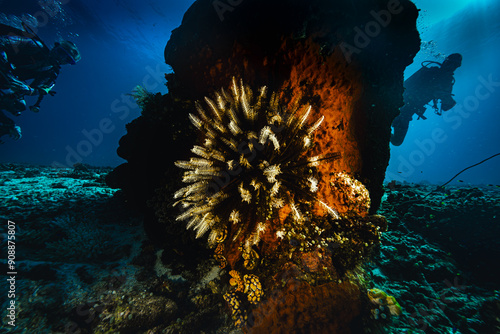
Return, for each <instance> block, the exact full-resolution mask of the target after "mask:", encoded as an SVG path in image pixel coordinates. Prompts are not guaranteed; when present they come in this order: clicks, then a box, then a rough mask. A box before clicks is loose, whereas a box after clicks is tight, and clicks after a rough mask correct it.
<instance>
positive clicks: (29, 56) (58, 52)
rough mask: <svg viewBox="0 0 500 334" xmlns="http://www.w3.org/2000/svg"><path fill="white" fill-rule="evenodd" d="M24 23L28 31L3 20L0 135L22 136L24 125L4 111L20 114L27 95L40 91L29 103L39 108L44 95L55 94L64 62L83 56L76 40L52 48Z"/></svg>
mask: <svg viewBox="0 0 500 334" xmlns="http://www.w3.org/2000/svg"><path fill="white" fill-rule="evenodd" d="M23 27H24V29H25V31H22V30H20V29H17V28H14V27H11V26H8V25H4V24H0V137H2V136H3V135H10V136H11V137H12V138H13V139H19V138H21V129H20V128H19V126H16V125H15V123H14V121H13V120H11V119H10V118H8V117H7V116H5V114H4V113H3V111H8V112H9V113H11V114H12V115H14V116H19V115H20V114H21V112H22V111H24V110H26V101H25V100H24V96H26V95H38V100H37V101H36V103H35V104H34V105H32V106H30V110H32V111H34V112H38V111H39V110H40V103H41V102H42V99H43V98H44V97H45V95H54V94H55V92H54V91H53V90H52V88H53V87H54V84H55V81H56V79H57V76H58V75H59V71H60V69H61V65H65V64H72V65H73V64H76V62H78V61H79V60H80V59H81V56H80V52H79V51H78V48H77V47H76V45H75V44H74V43H72V42H69V41H61V42H57V43H54V47H53V48H52V49H50V48H49V47H47V45H45V43H44V42H43V41H42V40H41V39H40V38H39V37H38V36H37V35H36V34H35V33H33V31H31V29H30V28H29V27H27V26H25V25H23ZM0 143H1V141H0Z"/></svg>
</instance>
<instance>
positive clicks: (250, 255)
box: [241, 248, 259, 270]
mask: <svg viewBox="0 0 500 334" xmlns="http://www.w3.org/2000/svg"><path fill="white" fill-rule="evenodd" d="M241 256H242V257H243V260H244V262H243V265H244V266H245V268H246V269H248V270H253V269H255V267H257V264H258V263H259V254H257V252H256V251H255V249H252V248H250V250H249V251H246V250H244V251H243V253H242V255H241Z"/></svg>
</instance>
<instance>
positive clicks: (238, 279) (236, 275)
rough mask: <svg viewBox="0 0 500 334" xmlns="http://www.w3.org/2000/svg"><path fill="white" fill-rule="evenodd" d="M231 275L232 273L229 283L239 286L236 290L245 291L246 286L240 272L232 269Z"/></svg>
mask: <svg viewBox="0 0 500 334" xmlns="http://www.w3.org/2000/svg"><path fill="white" fill-rule="evenodd" d="M229 275H231V279H230V280H229V284H231V285H232V286H237V288H236V291H240V292H243V290H244V289H245V287H244V285H243V281H242V280H241V277H240V274H239V273H238V272H237V271H236V270H231V271H230V272H229Z"/></svg>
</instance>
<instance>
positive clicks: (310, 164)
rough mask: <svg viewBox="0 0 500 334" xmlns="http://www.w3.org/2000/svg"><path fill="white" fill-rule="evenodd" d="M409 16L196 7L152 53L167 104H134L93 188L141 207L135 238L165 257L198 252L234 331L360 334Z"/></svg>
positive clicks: (329, 5)
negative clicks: (162, 65)
mask: <svg viewBox="0 0 500 334" xmlns="http://www.w3.org/2000/svg"><path fill="white" fill-rule="evenodd" d="M417 14H418V12H417V9H416V8H415V6H414V5H413V4H412V3H411V2H410V1H397V0H389V1H385V0H366V1H362V2H353V1H350V0H349V1H348V0H338V1H323V0H312V1H298V0H297V1H294V0H292V1H290V0H287V1H285V0H273V1H263V0H246V1H232V2H225V1H219V0H217V1H209V0H198V1H196V2H195V3H194V4H193V5H192V6H191V8H190V9H189V10H188V11H187V12H186V14H185V16H184V19H183V22H182V24H181V26H180V27H179V28H177V29H175V30H174V31H173V32H172V37H171V39H170V41H169V42H168V44H167V46H166V48H165V60H166V62H167V64H169V65H171V66H172V69H173V71H174V73H171V74H168V75H167V76H166V79H167V86H168V89H169V93H168V94H166V95H164V96H161V95H156V96H152V95H148V94H146V93H145V92H143V91H140V92H139V93H141V94H140V95H141V100H140V101H139V102H140V103H142V104H143V105H142V107H143V115H142V116H141V117H140V118H139V119H138V120H136V121H134V122H133V123H132V124H130V125H129V126H128V134H127V135H126V136H125V137H124V138H122V140H121V142H120V148H119V154H120V156H122V157H125V158H126V159H127V160H128V163H127V164H124V165H122V166H120V167H119V168H117V170H116V172H115V173H113V174H112V175H111V176H110V177H109V178H108V180H109V181H110V182H112V183H113V184H114V185H115V186H118V187H121V188H123V189H125V190H126V192H127V193H128V194H129V196H130V197H132V195H133V196H134V197H135V200H136V201H138V202H139V203H140V205H141V206H142V207H143V208H145V207H146V205H145V204H146V201H148V200H149V202H148V203H149V205H150V208H151V209H150V211H149V215H148V217H149V219H148V222H149V223H148V224H149V227H148V228H147V230H149V231H150V235H153V236H154V238H156V239H157V240H159V241H160V242H164V243H165V244H168V245H169V248H172V243H174V244H175V248H176V249H177V247H181V248H182V242H180V241H181V240H189V238H190V236H189V235H188V234H186V230H185V227H186V226H187V227H188V228H194V229H195V231H196V233H195V236H196V237H199V238H200V239H201V240H205V239H203V238H204V237H205V236H208V246H209V247H211V248H213V249H214V252H213V255H214V257H215V259H216V260H217V262H219V264H220V267H221V268H225V269H227V270H228V272H229V274H226V276H227V277H226V280H227V284H226V286H225V287H224V288H223V289H222V290H221V291H220V293H221V294H222V296H223V298H224V300H225V301H226V302H227V304H228V308H229V309H230V313H231V314H232V317H233V320H234V323H235V324H236V325H237V326H238V327H240V328H242V329H243V330H244V331H246V332H250V333H306V332H307V333H330V332H335V333H351V332H359V328H360V327H356V326H359V324H361V323H362V321H354V319H363V318H364V315H365V314H364V312H365V311H364V310H366V309H369V308H368V307H365V306H364V305H366V304H367V303H370V301H369V298H368V297H366V288H367V284H366V279H365V275H364V273H363V270H361V269H360V266H361V265H362V263H363V262H364V261H365V260H366V259H367V257H368V256H369V255H370V253H371V252H372V250H373V249H374V248H375V247H376V246H377V245H378V244H379V239H380V235H381V233H382V232H383V231H385V229H386V221H385V219H384V218H383V217H381V216H378V215H375V213H376V211H377V209H378V207H379V204H380V200H381V197H382V193H383V188H382V180H383V179H384V174H385V168H386V166H387V164H388V159H389V138H390V126H391V123H392V120H393V119H394V117H395V116H396V115H397V114H398V108H399V106H401V105H402V92H403V70H404V68H405V67H406V66H407V65H409V64H410V63H411V61H412V59H413V56H414V55H415V54H416V52H417V51H418V49H419V37H418V33H417V31H416V29H415V21H416V18H417ZM240 80H241V81H240ZM142 97H145V98H142ZM203 101H204V102H203ZM188 120H190V121H191V123H192V125H189V124H188V123H187V121H188ZM174 163H175V165H176V166H177V168H175V167H174ZM124 176H125V177H124ZM127 178H128V180H127ZM144 180H145V181H146V182H142V181H144ZM154 188H157V189H158V190H157V191H156V193H155V191H154ZM157 222H160V223H162V224H163V225H161V224H158V223H157ZM160 232H161V233H160ZM161 236H164V239H163V241H162V240H161V239H162V238H161ZM202 237H203V238H202ZM169 238H170V239H172V240H171V241H172V242H170V240H167V239H169ZM191 238H192V236H191ZM189 244H190V245H191V244H195V242H194V241H193V240H190V241H189ZM197 245H200V243H197ZM186 248H190V246H188V247H186V246H184V248H183V249H186ZM187 252H190V250H189V249H186V253H187ZM198 256H199V255H198ZM367 313H368V314H367V316H368V317H369V316H370V313H369V311H368V312H367Z"/></svg>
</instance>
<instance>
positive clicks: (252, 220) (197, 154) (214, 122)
mask: <svg viewBox="0 0 500 334" xmlns="http://www.w3.org/2000/svg"><path fill="white" fill-rule="evenodd" d="M205 102H206V107H208V108H206V107H204V106H202V105H201V104H200V103H197V105H196V108H197V110H198V114H197V115H194V114H190V115H189V118H190V120H191V122H192V123H193V124H194V125H195V126H196V128H197V129H198V131H199V132H201V137H200V143H199V144H198V145H194V147H193V148H192V150H191V151H192V153H194V156H193V157H192V158H190V160H189V161H177V162H176V163H175V164H176V166H177V167H179V168H182V169H185V172H184V176H183V182H184V183H188V184H189V185H187V186H186V187H183V188H181V189H180V190H178V191H177V192H176V193H175V195H174V197H175V198H176V199H178V201H177V202H176V204H181V206H182V207H183V210H184V211H183V212H182V213H181V214H180V215H179V216H178V217H177V220H182V221H187V227H188V228H194V229H195V230H196V236H197V237H201V236H202V235H204V234H205V233H206V232H207V231H209V230H210V231H211V232H210V236H209V243H210V244H214V243H215V242H216V240H220V237H221V235H224V237H225V233H227V235H228V236H230V237H231V238H232V239H233V240H236V239H238V238H239V237H242V236H244V239H243V240H244V241H245V243H244V246H245V248H247V249H248V248H249V247H251V246H252V245H254V244H257V243H258V242H259V240H260V237H261V235H262V234H263V233H266V232H271V233H276V231H277V230H278V227H277V226H271V225H270V224H269V222H270V221H276V218H277V217H278V210H280V209H281V208H285V207H287V210H289V211H290V214H289V216H290V217H291V218H292V220H293V224H302V223H303V222H304V221H305V220H307V218H306V215H303V213H305V212H306V211H308V210H310V208H311V207H310V205H311V204H314V203H320V204H321V205H323V206H324V207H326V208H327V210H328V211H329V212H330V213H331V214H332V215H336V212H335V211H334V210H333V209H331V208H328V207H327V206H326V204H324V203H323V202H321V201H318V200H317V198H316V195H315V192H316V191H317V189H318V187H317V184H318V179H317V175H316V174H317V171H316V168H315V166H316V165H317V164H318V163H319V161H320V160H322V159H325V158H327V157H323V156H310V155H308V153H309V151H310V149H311V148H312V146H313V134H314V132H315V130H316V129H318V127H319V126H320V125H321V122H322V120H323V117H321V118H320V119H318V120H316V121H315V122H313V123H312V124H308V118H309V114H310V111H311V107H310V106H300V105H297V104H296V105H294V106H293V107H292V108H290V109H291V110H288V111H286V112H285V111H284V109H285V108H284V107H283V106H281V105H280V103H279V100H278V95H277V94H272V95H271V97H270V98H269V97H268V96H267V89H266V87H262V88H260V89H259V91H258V92H257V93H256V94H254V93H253V92H252V90H251V89H250V88H249V87H248V86H245V85H244V84H243V83H242V82H240V83H237V80H235V79H234V78H233V81H232V85H231V88H230V91H229V92H227V91H225V90H224V89H222V90H221V91H220V92H218V93H216V94H215V98H214V99H210V98H205ZM328 158H332V157H328ZM333 158H335V157H333ZM218 242H219V241H218Z"/></svg>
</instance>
